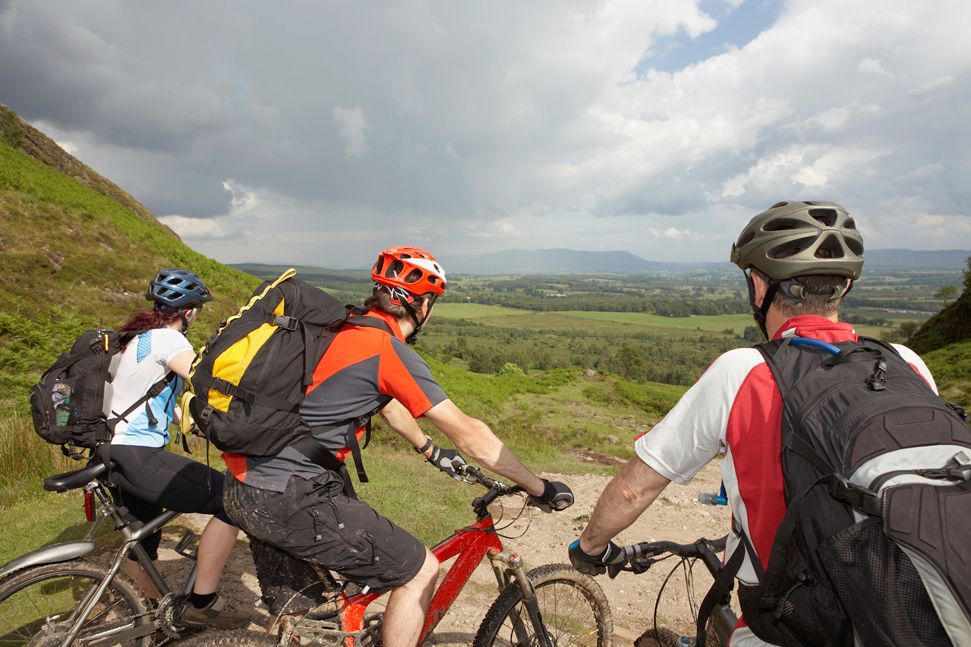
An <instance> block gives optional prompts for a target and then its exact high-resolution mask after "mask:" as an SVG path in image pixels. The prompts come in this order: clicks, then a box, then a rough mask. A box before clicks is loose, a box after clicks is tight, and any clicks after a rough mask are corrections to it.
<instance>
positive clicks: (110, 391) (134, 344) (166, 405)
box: [105, 328, 192, 447]
mask: <svg viewBox="0 0 971 647" xmlns="http://www.w3.org/2000/svg"><path fill="white" fill-rule="evenodd" d="M191 350H192V345H191V344H190V343H189V340H188V339H186V338H185V336H184V335H183V334H182V333H180V332H179V331H177V330H173V329H171V328H156V329H155V330H149V331H147V332H144V333H141V334H140V335H138V336H137V337H136V338H135V339H132V340H131V341H130V342H129V343H128V346H127V348H125V352H124V353H122V354H121V360H120V362H119V363H118V368H117V369H116V370H115V377H114V380H112V382H110V383H109V384H108V385H107V386H106V389H105V402H106V403H110V405H109V408H108V411H107V413H108V416H109V417H111V418H113V417H116V416H118V415H119V414H121V413H123V412H124V411H125V410H127V409H128V408H129V407H130V406H131V405H132V404H134V403H135V402H136V401H137V400H139V399H141V398H142V397H144V396H145V394H146V393H147V392H148V390H149V389H150V388H151V387H152V385H153V384H155V383H156V382H158V381H159V380H161V379H162V378H163V377H165V376H166V375H167V374H168V373H169V362H170V361H172V359H174V358H175V357H177V356H178V355H181V354H182V353H184V352H186V351H191ZM181 390H182V378H181V377H176V378H175V379H174V380H172V381H171V382H170V383H169V384H168V385H167V386H166V387H165V389H163V390H162V392H161V393H159V394H158V395H157V396H155V397H154V398H151V399H149V400H148V402H146V403H145V404H141V405H139V406H138V408H136V409H135V410H134V411H132V412H131V413H130V414H128V416H127V417H126V419H122V420H120V421H119V422H118V425H117V426H116V427H115V435H114V438H112V440H111V444H112V445H138V446H140V447H164V446H165V445H167V444H168V442H169V432H168V428H169V423H170V422H172V417H173V416H174V414H175V404H176V400H177V399H178V394H179V392H180V391H181ZM146 406H147V407H150V408H151V411H152V416H151V417H150V416H149V415H148V411H147V410H146ZM152 417H154V419H155V424H152Z"/></svg>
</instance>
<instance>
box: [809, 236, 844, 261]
mask: <svg viewBox="0 0 971 647" xmlns="http://www.w3.org/2000/svg"><path fill="white" fill-rule="evenodd" d="M843 256H844V254H843V246H842V245H840V241H839V238H838V237H837V236H836V235H834V234H830V235H829V236H827V237H826V239H825V240H823V243H822V244H821V245H820V246H819V247H818V248H816V258H843Z"/></svg>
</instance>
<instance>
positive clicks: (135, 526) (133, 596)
mask: <svg viewBox="0 0 971 647" xmlns="http://www.w3.org/2000/svg"><path fill="white" fill-rule="evenodd" d="M107 472H108V468H107V466H106V465H105V464H104V463H103V462H101V461H99V462H96V463H92V464H90V465H88V466H87V467H85V468H83V469H81V470H77V471H74V472H66V473H64V474H58V475H55V476H50V477H48V478H46V479H45V480H44V489H45V490H48V491H51V492H66V491H68V490H75V489H79V488H84V504H85V505H84V507H85V515H86V517H87V520H88V521H89V522H95V521H97V522H98V523H93V524H92V526H91V528H90V530H89V531H88V533H87V534H86V536H85V537H84V539H82V540H80V541H71V542H65V543H60V544H53V545H50V546H45V547H44V548H41V549H39V550H36V551H33V552H31V553H28V554H26V555H23V556H22V557H19V558H17V559H15V560H13V561H12V562H9V563H8V564H5V565H4V566H2V567H0V646H3V645H30V646H31V647H59V646H62V645H63V646H67V645H82V646H84V647H97V646H102V645H105V646H107V645H137V646H139V647H143V646H147V645H156V644H158V645H160V644H164V643H165V642H168V641H169V640H176V639H178V638H179V637H180V636H181V633H182V628H181V627H180V626H179V624H178V622H177V610H178V606H179V605H180V604H181V603H182V600H183V599H184V597H185V596H186V595H188V593H189V592H190V591H191V590H192V585H193V583H194V581H195V564H194V563H193V567H192V570H191V572H190V574H189V577H188V579H187V581H186V583H185V586H184V588H183V590H182V591H181V592H179V593H175V592H173V591H172V589H170V588H169V586H168V584H167V583H166V582H165V579H164V578H163V577H162V575H161V574H160V573H159V572H158V570H157V569H156V568H155V566H154V565H153V564H152V561H151V559H149V557H148V555H147V554H146V553H145V550H144V549H143V548H142V546H141V545H140V544H139V543H138V542H139V540H140V539H142V538H144V537H148V536H149V535H151V534H152V533H154V532H155V531H156V530H158V529H160V528H161V527H162V526H164V525H165V524H167V523H169V522H170V521H172V520H173V519H175V518H176V517H177V516H178V515H179V513H178V512H172V511H165V512H163V513H162V514H160V515H159V516H158V517H156V518H155V519H152V520H151V521H149V522H148V523H145V524H141V523H140V522H137V521H134V520H133V519H132V518H131V516H130V515H129V514H128V512H127V510H126V509H125V508H124V507H121V506H118V505H116V503H115V502H114V500H113V498H112V497H111V493H110V492H109V490H108V484H107V480H106V477H107ZM98 517H100V519H99V518H98ZM105 520H111V521H112V522H113V523H114V525H115V529H116V530H117V531H118V532H119V533H120V534H121V536H122V539H123V543H122V545H121V548H119V549H118V550H117V552H116V554H115V558H114V560H113V561H112V562H111V565H110V566H107V567H105V566H102V565H100V564H96V563H94V562H91V561H86V560H85V559H83V558H85V557H87V556H89V555H90V554H91V553H93V552H94V550H95V541H94V537H95V534H96V532H97V530H98V528H99V526H100V525H101V523H100V522H102V521H105ZM194 539H195V537H194V535H193V534H192V532H191V531H188V532H187V533H186V534H185V535H184V536H183V537H182V540H181V541H180V542H179V544H178V546H177V547H176V551H177V552H178V553H179V554H180V555H182V556H184V557H187V558H189V559H192V560H193V561H194V560H195V553H194V552H193V551H192V544H193V543H194ZM129 555H132V556H134V558H135V559H136V560H137V561H138V563H139V564H140V565H141V566H142V568H143V569H145V572H146V573H147V574H148V576H149V578H150V579H151V581H152V583H153V584H154V585H155V587H156V588H157V589H158V590H159V592H161V594H162V597H160V598H159V600H158V602H157V604H155V605H153V604H151V603H150V602H149V601H148V599H147V598H146V596H145V594H144V593H143V592H142V591H141V590H140V589H139V588H138V587H137V586H136V585H135V584H134V583H133V582H132V581H131V580H130V579H128V577H126V576H125V575H124V574H123V573H120V572H119V571H120V569H121V566H122V564H123V563H124V560H126V559H128V558H129Z"/></svg>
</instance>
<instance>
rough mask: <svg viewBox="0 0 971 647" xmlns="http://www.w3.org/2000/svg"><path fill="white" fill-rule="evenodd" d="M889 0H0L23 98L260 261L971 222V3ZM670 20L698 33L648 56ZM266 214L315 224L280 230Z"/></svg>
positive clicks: (29, 113) (5, 83)
mask: <svg viewBox="0 0 971 647" xmlns="http://www.w3.org/2000/svg"><path fill="white" fill-rule="evenodd" d="M874 1H875V0H874ZM877 4H878V5H880V7H881V8H880V10H879V11H875V10H874V8H873V7H869V6H867V3H859V4H857V3H854V4H853V6H852V7H846V6H845V4H844V3H841V2H839V1H837V0H818V1H813V2H810V0H791V1H790V2H788V3H786V4H785V6H784V8H782V9H781V10H780V11H779V14H778V17H777V18H776V16H775V14H774V13H773V14H772V15H771V16H769V17H768V18H764V20H762V21H761V22H759V23H758V25H754V26H753V27H752V29H748V31H745V30H742V31H745V33H747V34H748V33H749V32H751V33H750V34H749V36H746V37H745V38H744V39H741V40H739V41H738V42H739V43H740V44H741V45H742V46H740V47H738V48H734V49H733V48H729V49H727V50H722V49H718V50H717V51H719V52H723V53H722V54H720V55H717V56H709V55H708V51H709V50H708V49H705V48H704V47H702V46H703V45H704V43H705V42H707V41H710V40H711V38H713V37H715V36H716V35H717V33H718V28H717V26H716V25H715V23H714V21H713V19H712V18H711V17H709V16H707V15H705V13H704V12H703V11H702V10H701V9H700V8H699V7H698V6H693V5H692V3H661V4H660V5H659V6H657V7H655V9H654V10H652V12H644V11H643V7H642V6H641V3H640V2H637V1H634V0H611V1H609V2H608V1H605V2H603V3H602V4H600V5H590V4H589V3H585V2H579V0H577V1H576V2H555V3H554V2H548V3H519V2H500V3H498V4H497V3H478V4H475V3H473V4H468V3H461V4H460V3H452V2H445V1H442V2H438V1H429V2H420V1H417V0H415V1H410V0H402V1H401V2H389V3H370V4H361V3H331V4H317V3H305V4H289V3H287V4H283V3H272V4H271V3H258V2H239V3H237V2H228V1H223V2H209V3H190V2H180V3H90V2H86V1H82V0H68V1H64V2H56V3H55V2H50V1H45V0H39V1H37V2H26V1H20V2H18V1H11V0H0V92H2V96H0V101H2V102H4V103H7V104H8V105H10V106H11V107H12V108H14V109H15V110H17V111H18V112H20V113H21V114H22V115H23V116H24V117H25V118H27V119H29V120H33V121H39V122H43V123H44V124H45V125H47V126H49V127H50V129H51V130H52V131H53V134H55V135H56V136H58V137H61V138H62V139H65V140H70V141H71V142H73V144H74V145H75V146H76V147H77V150H78V156H79V157H80V158H81V159H82V160H84V161H86V162H87V163H90V164H92V165H93V166H94V167H95V168H96V169H98V170H99V171H101V172H103V173H104V174H106V175H108V176H109V177H111V178H112V179H113V180H115V181H116V182H118V183H119V184H121V185H122V186H124V187H125V188H127V189H128V190H130V191H131V192H132V193H133V194H134V195H135V196H136V197H137V198H139V199H140V200H142V201H143V202H145V203H146V205H147V206H148V207H149V208H150V209H152V210H153V211H155V212H156V213H158V214H160V215H161V216H166V215H172V214H175V215H179V216H186V217H188V218H189V219H190V220H185V221H183V220H180V221H178V222H180V223H181V225H180V226H184V227H186V230H185V231H183V232H182V233H183V235H184V237H185V238H186V239H187V240H188V241H190V243H191V242H193V240H196V241H197V242H198V244H199V245H200V248H201V249H202V250H203V251H207V250H208V251H209V252H210V253H218V254H221V255H230V254H231V255H233V256H234V258H235V259H237V260H238V259H240V258H245V255H246V254H250V255H252V258H254V259H256V258H257V257H258V256H259V255H261V254H268V255H276V258H277V260H279V259H280V258H281V257H282V256H284V255H286V254H287V253H296V252H294V250H298V249H305V251H304V252H301V253H305V254H306V255H307V257H311V256H312V257H314V258H315V259H316V258H319V248H321V247H324V248H327V246H328V245H332V247H331V249H333V253H334V254H336V255H337V257H339V256H340V255H341V254H347V255H348V260H346V261H343V262H342V264H345V265H346V264H350V262H349V259H350V256H349V255H351V254H356V253H363V252H364V250H367V254H368V255H370V254H371V250H370V248H371V247H375V246H378V247H380V245H379V244H378V245H376V240H375V239H377V238H381V239H382V242H386V239H387V238H389V237H399V238H397V239H396V240H401V239H403V238H409V239H413V240H418V241H426V242H428V243H430V244H434V243H435V242H439V243H440V244H442V245H449V246H454V247H456V248H462V249H464V250H466V251H473V250H472V249H470V248H476V247H491V248H503V247H523V246H527V247H529V246H535V245H534V243H535V239H536V237H537V236H538V235H539V236H550V237H555V238H556V240H557V245H558V246H574V247H597V246H614V247H616V246H617V245H618V244H621V243H624V242H625V241H630V240H634V237H632V236H631V235H629V234H628V235H625V232H624V229H623V228H624V227H628V226H629V227H631V228H632V230H633V231H645V230H648V229H654V230H656V231H658V232H661V234H664V232H665V231H667V230H668V229H669V228H672V227H673V228H674V229H675V230H676V231H674V232H672V234H671V235H673V236H676V238H671V239H670V240H669V241H667V240H666V241H665V242H666V243H668V242H669V243H670V245H666V246H665V249H664V250H662V251H669V252H670V253H671V254H672V255H677V254H679V253H680V250H684V249H690V250H691V251H692V253H693V257H695V258H697V257H698V254H702V253H708V251H709V250H710V253H711V254H712V256H713V257H718V258H720V257H721V255H722V251H723V250H722V248H723V247H724V242H725V241H724V240H721V239H717V240H716V239H710V238H711V236H712V235H714V234H711V232H712V227H711V226H710V221H711V215H710V214H712V213H732V214H735V213H738V214H739V217H742V216H741V214H744V213H749V212H750V211H751V212H753V213H754V210H758V209H761V208H764V206H766V205H767V204H771V203H772V202H774V201H775V200H778V199H780V197H783V198H785V197H800V196H813V197H823V198H831V199H837V200H841V201H845V202H848V203H852V204H855V205H861V207H862V208H864V209H873V215H872V219H873V221H874V222H877V223H882V222H884V221H883V220H882V218H884V216H881V215H880V213H881V210H884V211H885V210H886V209H887V207H886V205H890V206H891V207H892V209H893V211H894V213H895V214H901V213H906V214H908V215H909V217H910V218H911V220H913V221H914V222H916V221H917V219H918V218H919V217H921V216H926V215H942V214H943V215H948V216H957V217H960V218H964V219H965V220H968V219H969V212H968V206H967V205H968V204H969V197H971V196H969V195H968V193H969V189H968V188H967V183H966V181H965V179H966V178H967V177H968V170H969V159H971V158H969V153H968V152H967V151H968V150H969V149H971V135H969V130H968V128H967V127H966V125H965V121H966V119H967V117H966V115H967V108H968V106H969V105H971V90H969V88H971V83H969V80H971V79H969V77H968V70H969V69H971V66H969V62H971V52H969V51H968V49H967V47H966V46H965V45H963V42H964V41H965V40H966V39H964V38H963V34H961V33H960V27H959V26H960V25H963V24H966V23H967V21H968V19H971V15H969V13H971V10H969V8H968V6H967V4H966V3H964V2H959V1H957V0H954V1H943V2H941V3H939V4H935V6H934V7H933V8H929V7H923V6H922V5H918V4H916V3H912V2H909V1H907V0H899V2H898V4H896V5H895V6H894V7H893V8H892V9H890V8H887V7H886V6H884V5H883V4H882V3H877ZM700 5H702V6H707V5H708V3H705V2H701V3H700ZM726 12H727V13H726ZM742 14H744V12H742V13H740V14H735V13H733V12H731V11H728V10H727V9H725V10H721V9H720V10H719V12H717V13H716V15H715V17H717V18H719V19H720V20H723V25H722V28H723V29H729V28H730V29H731V30H735V31H737V30H739V29H741V28H742V27H743V26H744V25H742V24H741V22H740V21H744V15H742ZM891 15H894V16H898V18H899V19H897V20H893V21H891V20H885V19H884V18H883V17H884V16H891ZM837 16H838V17H839V18H840V20H839V24H840V25H842V26H843V27H842V28H841V29H834V28H832V26H833V24H834V23H833V21H834V20H835V18H836V17H837ZM770 19H771V20H773V21H774V22H773V23H772V24H769V21H770ZM732 20H734V21H735V23H731V21H732ZM913 24H920V25H921V26H922V29H921V30H913V29H911V28H910V26H909V25H913ZM710 30H713V31H711V34H712V36H710V37H708V38H707V39H705V38H701V39H700V40H697V42H696V41H695V40H692V39H696V38H698V37H699V35H702V34H705V33H706V32H708V31H710ZM918 31H919V32H920V33H917V32H918ZM733 33H734V32H733ZM739 33H741V32H739ZM755 33H759V35H758V36H757V37H755V38H754V39H752V40H750V39H751V35H752V34H755ZM806 33H812V34H813V38H812V39H811V42H810V41H807V40H806V39H805V38H804V35H805V34H806ZM658 34H664V35H668V36H670V35H671V34H681V36H679V38H681V39H682V40H683V44H684V46H685V47H689V48H690V47H692V46H694V45H697V46H698V47H701V49H699V50H697V51H696V52H694V53H690V52H689V54H691V55H690V56H689V58H687V59H685V60H690V61H691V63H692V64H691V65H690V66H689V67H686V68H684V69H671V70H670V72H658V71H656V70H655V71H654V72H645V70H648V69H650V67H651V65H650V63H651V61H650V54H648V55H647V58H644V56H645V54H644V53H645V52H648V53H650V51H651V44H652V42H654V40H655V39H656V37H657V35H658ZM927 34H934V37H933V38H930V37H929V36H927ZM668 67H670V66H668ZM665 69H667V68H665ZM226 181H232V183H233V186H235V187H237V193H239V192H242V193H245V194H251V195H252V196H255V197H254V198H253V199H252V200H251V201H250V202H249V203H247V204H246V205H243V204H242V203H239V202H237V203H234V202H233V199H234V197H233V196H234V194H233V193H231V192H230V191H227V190H226V189H225V188H224V183H225V182H226ZM237 197H238V196H237ZM877 204H879V205H881V207H880V208H879V209H877V208H876V207H871V205H877ZM663 216H671V217H670V218H665V217H663ZM270 218H275V219H277V222H279V223H284V222H285V223H286V229H287V230H288V231H289V230H293V231H294V232H296V233H295V234H294V238H293V239H284V238H282V237H276V238H273V239H272V240H277V241H278V242H275V243H273V242H268V240H267V238H266V237H265V236H264V235H262V232H264V231H265V230H266V228H267V222H268V219H270ZM608 221H609V222H610V223H613V224H612V226H605V225H606V223H608ZM173 222H175V221H173ZM193 222H195V223H197V224H196V226H195V228H196V229H197V230H198V232H199V234H198V236H197V238H195V239H193V230H192V229H193V228H192V223H193ZM548 223H553V224H554V225H555V226H554V227H551V226H550V225H549V224H548ZM594 223H595V224H594ZM729 226H730V227H734V224H733V223H729V224H728V225H726V227H729ZM355 227H356V228H357V230H356V231H354V228H355ZM321 228H332V229H335V230H338V233H339V237H343V238H340V240H336V239H335V241H334V242H333V243H328V242H327V239H326V238H321V239H319V240H318V238H317V234H318V232H319V230H320V229H321ZM924 231H926V230H920V231H918V232H916V233H917V237H916V238H913V237H911V238H908V240H911V241H913V242H914V243H915V244H919V245H922V246H931V247H933V246H939V245H938V244H937V242H936V239H934V238H933V237H931V236H930V234H927V237H924V238H920V236H924V234H923V233H921V232H924ZM203 232H207V233H203ZM227 232H232V234H233V236H232V237H228V234H227ZM696 232H706V234H705V235H706V236H709V238H705V237H698V236H695V233H696ZM732 233H734V232H729V231H727V230H726V231H725V232H724V235H722V234H720V233H719V234H717V235H715V238H717V237H718V236H721V238H724V239H725V240H727V239H729V238H730V237H731V235H732ZM909 233H913V232H909ZM935 235H937V234H935ZM207 236H208V238H207ZM280 236H282V234H280ZM961 236H964V238H961ZM955 238H956V240H957V242H958V243H960V244H964V245H969V244H971V232H969V233H961V232H956V234H955V236H954V237H952V240H951V241H944V240H941V241H939V242H941V243H945V242H947V243H948V244H950V245H953V244H954V243H955ZM214 240H221V241H223V242H222V243H220V245H221V246H218V247H217V246H216V244H215V243H210V242H208V241H214ZM230 240H231V241H232V242H229V241H230ZM207 245H212V246H210V247H207ZM898 246H900V245H898ZM295 260H300V259H295ZM308 260H309V258H308Z"/></svg>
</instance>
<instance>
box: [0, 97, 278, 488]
mask: <svg viewBox="0 0 971 647" xmlns="http://www.w3.org/2000/svg"><path fill="white" fill-rule="evenodd" d="M173 266H183V267H188V268H191V269H193V270H195V271H196V272H198V273H199V274H200V275H201V276H202V277H203V278H204V279H205V280H206V283H207V284H208V285H209V286H210V288H211V289H212V291H213V293H214V294H215V297H216V299H215V301H214V302H213V303H211V304H209V306H208V307H207V308H206V309H205V310H203V313H202V316H201V318H200V323H199V324H197V325H196V326H195V327H194V329H193V330H192V331H190V338H191V339H192V341H193V343H195V344H199V343H201V342H202V341H203V340H204V339H205V338H206V336H207V335H208V334H209V331H210V330H211V329H212V327H213V326H214V325H215V324H216V323H217V322H218V321H219V320H220V319H222V318H224V317H225V316H227V315H228V314H230V313H231V312H232V311H235V309H236V308H237V307H238V304H239V303H241V302H242V301H243V300H244V298H245V297H246V296H247V295H248V293H249V292H250V291H251V290H252V289H253V287H254V286H255V285H256V284H257V283H258V282H259V281H258V279H256V278H254V277H252V276H250V275H247V274H244V273H242V272H240V271H238V270H234V269H232V268H228V267H225V266H223V265H221V264H219V263H217V262H215V261H213V260H212V259H209V258H206V257H205V256H202V255H201V254H198V253H197V252H194V251H192V250H191V249H189V248H188V247H186V246H185V245H184V244H183V243H182V241H181V240H179V238H178V237H177V236H176V235H175V234H174V233H173V232H172V231H171V230H169V229H168V228H167V227H164V226H163V225H161V224H160V223H159V222H158V221H157V220H156V219H155V217H154V216H152V215H151V213H149V212H148V210H147V209H145V207H143V206H142V205H140V204H139V203H138V202H137V201H135V200H134V199H133V198H132V197H131V196H129V195H128V194H127V193H125V192H124V191H122V190H121V189H120V188H118V187H117V186H115V185H114V184H112V183H111V182H109V181H108V180H106V179H104V178H102V177H101V176H100V175H98V174H97V173H96V172H94V171H93V170H92V169H90V168H88V167H86V166H85V165H83V164H82V163H81V162H79V161H77V160H76V159H74V158H73V157H71V156H70V155H68V154H67V153H66V152H64V151H63V150H61V149H60V148H59V147H58V146H57V145H56V144H54V143H53V142H52V141H51V140H50V139H48V138H47V137H46V136H44V135H43V134H42V133H40V132H39V131H37V130H36V129H34V128H32V127H31V126H30V125H28V124H26V123H24V122H23V121H21V120H20V119H19V118H18V117H17V116H16V115H14V114H13V113H12V112H10V111H9V110H8V109H6V108H3V107H2V106H0V267H2V268H3V271H2V273H0V464H2V465H3V469H2V470H0V507H3V506H4V505H5V504H7V503H10V502H11V501H12V500H16V499H18V498H19V497H20V496H21V494H22V493H23V492H25V491H34V490H36V489H38V488H39V480H38V478H37V477H38V476H40V475H42V474H45V473H50V472H51V471H53V470H54V469H56V468H58V467H67V466H68V465H67V463H65V462H64V461H61V460H60V459H58V458H57V457H56V453H55V451H54V449H53V448H52V447H51V446H49V445H46V444H45V443H43V442H42V441H41V440H40V439H38V438H37V437H36V436H35V435H34V433H33V430H32V427H31V424H30V420H29V410H28V404H27V394H28V390H29V389H30V387H31V385H32V384H34V383H35V382H36V381H37V379H38V378H39V377H40V374H41V373H42V372H43V370H44V369H46V368H47V367H48V366H49V365H50V364H51V363H52V362H53V361H54V359H56V357H57V355H59V354H60V353H61V352H63V351H65V350H67V348H68V347H69V345H70V343H71V342H72V341H73V340H74V339H75V338H76V337H77V335H78V334H79V333H80V332H81V331H83V330H85V329H89V328H94V327H101V326H105V327H117V326H119V325H121V323H122V322H123V321H124V320H125V319H126V317H127V315H128V314H129V313H131V312H133V311H135V310H140V309H146V308H147V306H148V302H146V301H145V299H144V297H143V294H144V292H145V288H146V286H147V285H148V282H149V281H150V280H151V278H152V277H153V276H154V274H155V272H156V271H157V270H158V269H159V268H161V267H173ZM72 466H73V465H72Z"/></svg>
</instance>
